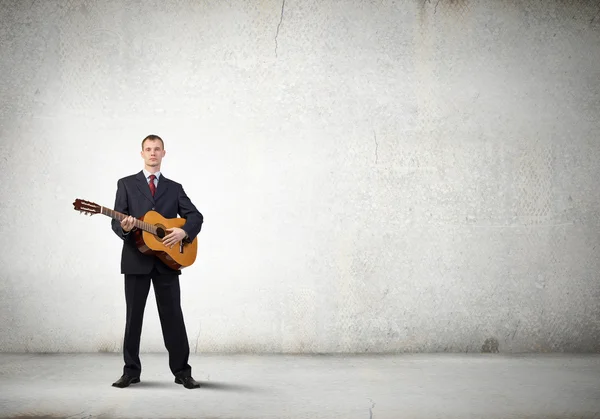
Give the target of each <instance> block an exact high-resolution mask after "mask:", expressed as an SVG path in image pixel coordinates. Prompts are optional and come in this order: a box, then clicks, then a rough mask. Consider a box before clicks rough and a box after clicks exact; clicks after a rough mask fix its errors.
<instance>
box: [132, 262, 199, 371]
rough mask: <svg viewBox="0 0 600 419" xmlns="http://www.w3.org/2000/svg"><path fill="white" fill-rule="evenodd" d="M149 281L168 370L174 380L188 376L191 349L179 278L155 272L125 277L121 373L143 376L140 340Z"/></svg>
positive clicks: (175, 275) (190, 369) (190, 368)
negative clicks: (122, 364)
mask: <svg viewBox="0 0 600 419" xmlns="http://www.w3.org/2000/svg"><path fill="white" fill-rule="evenodd" d="M150 281H152V285H153V286H154V295H155V297H156V305H157V307H158V315H159V318H160V324H161V328H162V334H163V340H164V342H165V347H166V348H167V351H168V352H169V368H170V369H171V372H172V373H173V375H175V376H176V377H186V376H190V375H191V374H192V367H190V365H189V364H188V359H189V355H190V347H189V343H188V337H187V333H186V330H185V323H184V320H183V312H182V311H181V297H180V295H181V294H180V287H179V275H177V274H161V273H158V272H157V271H156V270H153V271H152V273H150V274H149V275H129V274H125V301H126V304H127V319H126V323H125V337H124V342H123V358H124V361H125V366H124V367H123V373H124V374H127V375H129V376H131V377H139V376H140V374H141V372H142V364H141V362H140V338H141V335H142V324H143V319H144V309H145V307H146V301H147V299H148V292H149V291H150Z"/></svg>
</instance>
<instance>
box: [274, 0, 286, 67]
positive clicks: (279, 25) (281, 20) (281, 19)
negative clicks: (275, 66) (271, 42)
mask: <svg viewBox="0 0 600 419" xmlns="http://www.w3.org/2000/svg"><path fill="white" fill-rule="evenodd" d="M284 8H285V0H283V1H282V2H281V16H280V17H279V24H277V32H276V33H275V57H277V37H278V36H279V28H280V27H281V23H282V22H283V10H284Z"/></svg>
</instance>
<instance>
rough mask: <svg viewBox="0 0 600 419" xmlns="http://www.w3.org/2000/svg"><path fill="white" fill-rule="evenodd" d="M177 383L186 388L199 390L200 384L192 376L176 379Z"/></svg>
mask: <svg viewBox="0 0 600 419" xmlns="http://www.w3.org/2000/svg"><path fill="white" fill-rule="evenodd" d="M175 383H177V384H183V386H184V387H185V388H199V387H200V383H199V382H197V381H196V380H194V379H193V378H192V377H191V376H189V377H181V378H179V377H175Z"/></svg>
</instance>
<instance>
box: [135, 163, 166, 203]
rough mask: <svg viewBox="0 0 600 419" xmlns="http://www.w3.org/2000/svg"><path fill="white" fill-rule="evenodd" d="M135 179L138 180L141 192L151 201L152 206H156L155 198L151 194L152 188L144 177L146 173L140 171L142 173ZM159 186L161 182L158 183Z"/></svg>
mask: <svg viewBox="0 0 600 419" xmlns="http://www.w3.org/2000/svg"><path fill="white" fill-rule="evenodd" d="M135 178H136V179H137V187H138V188H139V190H140V191H141V192H142V193H143V194H144V196H145V197H146V198H148V199H149V200H150V202H152V205H154V198H153V197H152V193H151V192H150V187H149V186H148V181H147V180H146V177H145V176H144V172H143V171H142V170H140V172H139V173H138V174H137V176H136V177H135ZM158 184H159V185H160V182H158Z"/></svg>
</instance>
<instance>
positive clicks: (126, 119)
mask: <svg viewBox="0 0 600 419" xmlns="http://www.w3.org/2000/svg"><path fill="white" fill-rule="evenodd" d="M599 11H600V5H599V4H598V2H597V1H589V2H585V1H580V2H576V1H574V2H572V3H569V2H558V1H557V2H552V1H550V2H548V1H509V2H496V1H486V0H483V1H478V2H475V1H469V0H454V1H447V0H439V1H435V0H431V1H404V2H393V1H370V2H369V1H348V2H339V1H333V0H329V1H303V2H297V1H293V0H288V1H286V2H285V3H283V2H276V1H269V0H262V1H260V2H253V1H238V2H223V1H168V2H162V1H148V2H135V3H132V2H122V1H100V2H97V1H83V0H82V1H71V0H69V1H45V2H39V1H25V0H24V1H16V0H15V1H1V2H0V19H1V25H0V43H1V44H0V45H1V49H2V57H1V58H0V72H1V73H2V78H1V79H0V95H1V98H2V100H1V105H0V130H1V131H0V138H1V144H0V155H1V156H2V162H3V164H2V168H1V178H0V195H1V196H2V197H3V198H2V200H1V201H0V208H1V212H0V214H1V216H2V220H1V221H2V222H1V226H2V227H1V228H2V238H3V241H4V244H3V247H2V248H3V251H2V252H1V253H0V262H1V264H2V267H3V268H2V270H1V272H2V273H1V274H0V275H1V282H0V284H1V285H0V287H1V288H0V290H1V293H0V327H1V328H2V330H1V336H2V338H1V340H0V350H2V351H119V350H120V347H121V339H122V334H123V326H124V315H125V311H124V310H125V309H124V298H123V281H122V277H121V275H120V274H119V256H120V242H119V239H118V238H117V237H116V236H115V235H114V234H113V233H112V231H111V230H110V226H109V225H110V220H109V219H108V218H107V217H104V216H102V215H95V216H93V217H91V218H88V217H83V216H80V215H78V214H77V213H76V212H75V211H73V208H72V205H71V203H72V202H73V200H74V199H75V198H83V199H88V200H91V201H94V202H96V203H98V204H100V205H104V206H109V207H111V206H112V204H113V202H114V193H115V190H116V181H117V179H118V178H120V177H122V176H125V175H128V174H131V173H134V172H137V171H138V170H140V169H141V163H142V162H141V159H140V158H139V154H138V152H139V142H140V140H141V139H142V138H143V137H144V136H145V135H147V134H149V133H156V134H159V135H161V136H163V138H164V139H165V140H166V149H167V155H166V158H165V160H164V164H163V172H164V173H165V176H167V177H170V178H172V179H175V180H177V181H180V182H182V183H183V184H184V187H185V188H186V192H187V193H188V195H189V196H190V197H191V198H192V199H193V201H194V202H195V203H196V204H197V206H198V207H199V209H200V210H201V211H202V212H203V214H204V215H205V220H206V222H205V226H204V229H203V232H202V233H201V235H200V237H199V249H198V252H199V255H198V259H197V261H196V263H195V264H194V265H193V266H191V267H189V268H186V269H185V270H184V273H183V276H182V278H181V282H182V300H183V301H182V304H183V309H184V313H185V318H186V322H187V327H188V334H189V337H190V343H191V349H192V351H266V352H270V351H274V352H279V351H283V352H329V351H332V352H336V351H352V352H365V351H369V352H380V351H407V352H416V351H469V352H473V351H474V352H477V351H482V350H484V351H496V350H499V351H500V352H511V351H514V352H518V351H599V350H600V345H599V343H598V342H599V338H600V306H599V301H600V280H599V279H600V278H599V273H598V272H599V271H600V269H599V268H600V257H599V252H600V246H599V245H600V235H599V227H600V209H599V208H600V188H598V183H597V182H598V179H599V178H600V164H599V163H598V159H599V157H600V143H599V140H600V122H599V115H600V15H599ZM142 350H143V351H163V350H164V347H163V343H162V337H161V332H160V324H159V321H158V316H157V314H156V306H155V303H154V299H153V296H152V294H151V295H150V296H149V300H148V305H147V309H146V318H145V323H144V331H143V336H142Z"/></svg>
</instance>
